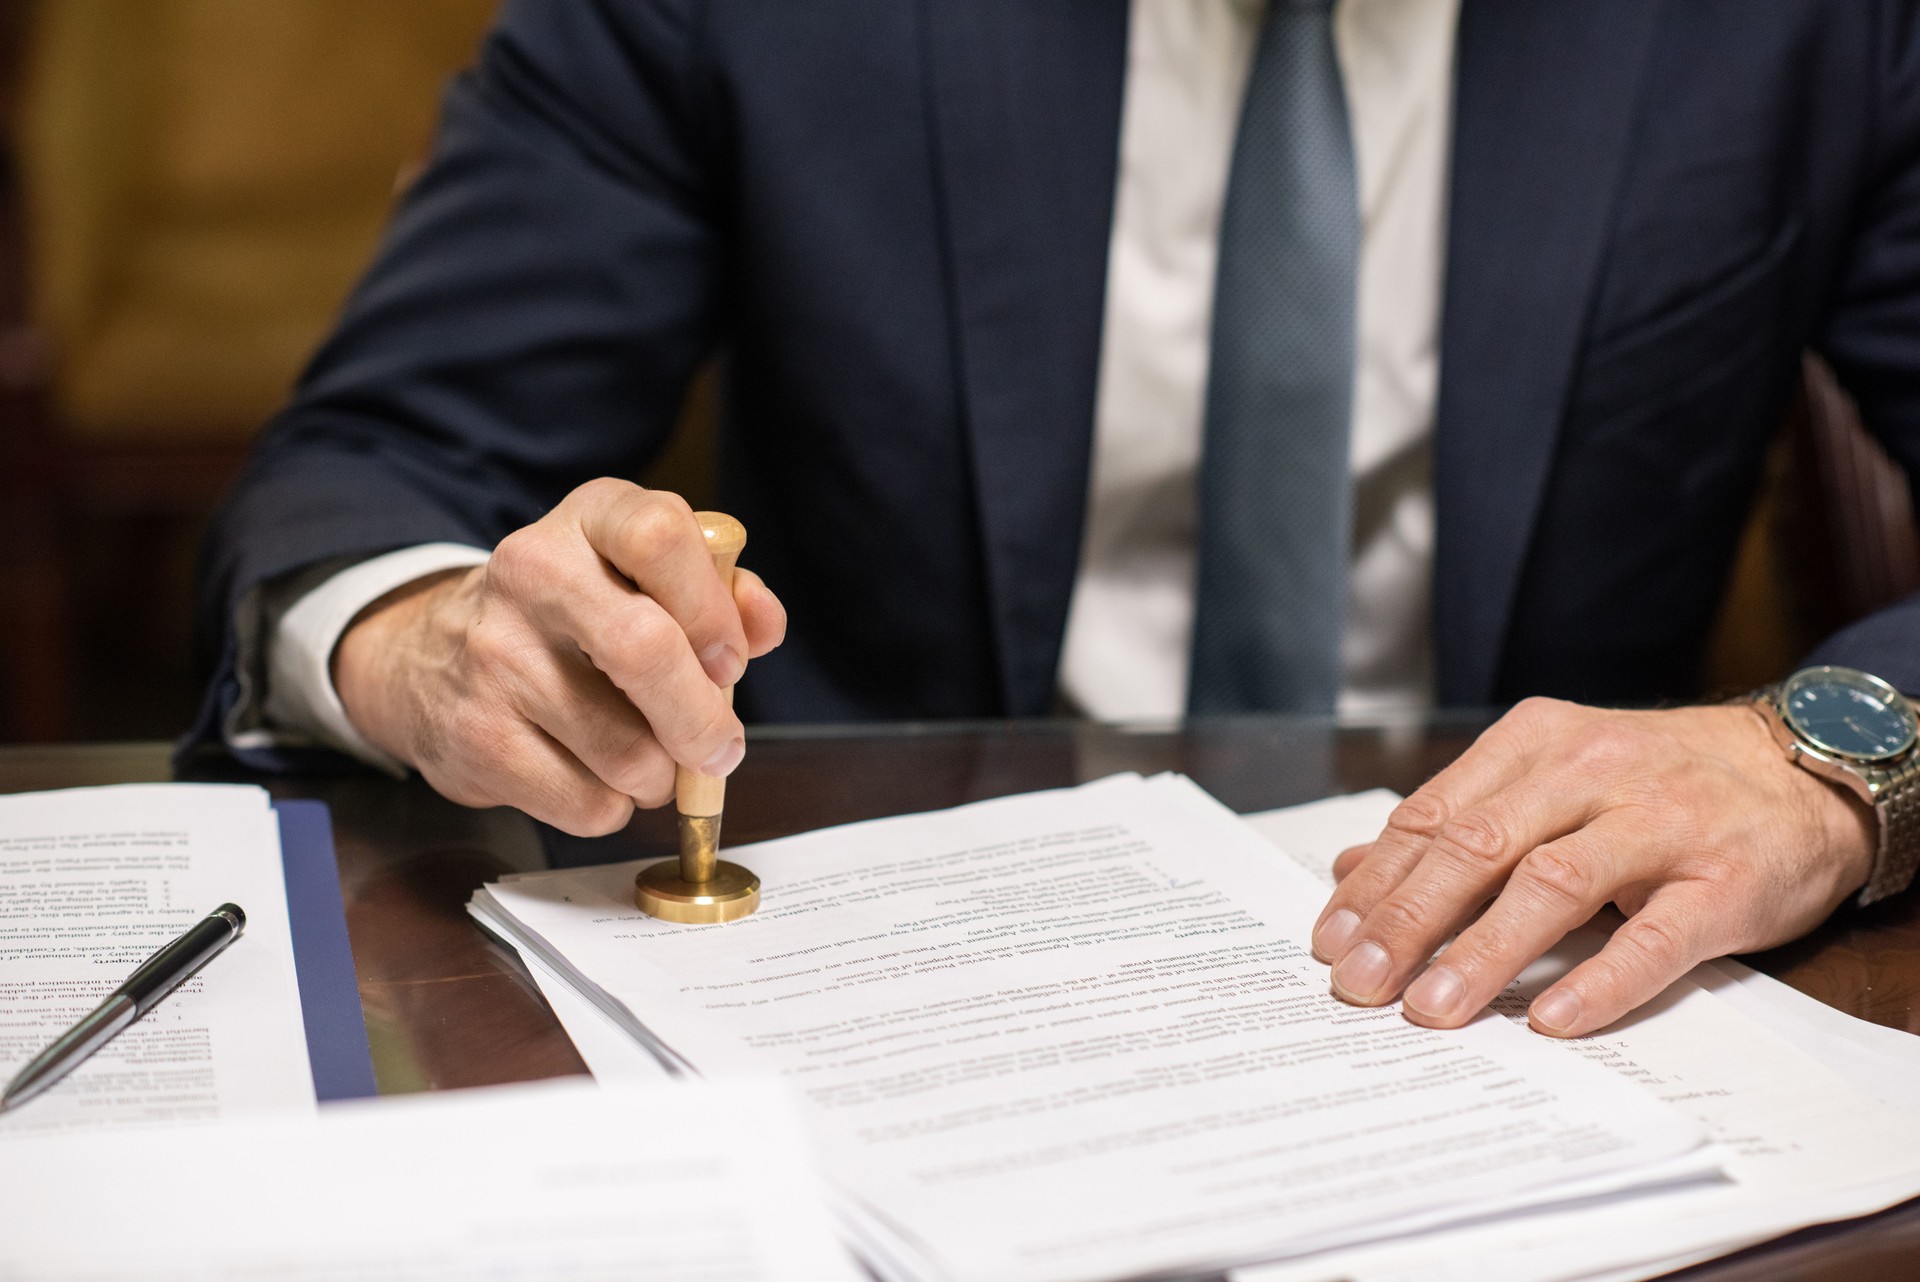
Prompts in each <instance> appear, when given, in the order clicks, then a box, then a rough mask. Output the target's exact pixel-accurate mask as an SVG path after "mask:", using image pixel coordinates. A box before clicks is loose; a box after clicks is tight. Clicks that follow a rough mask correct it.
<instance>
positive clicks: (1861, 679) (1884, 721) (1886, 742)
mask: <svg viewBox="0 0 1920 1282" xmlns="http://www.w3.org/2000/svg"><path fill="white" fill-rule="evenodd" d="M1780 706H1781V711H1782V712H1783V713H1785V715H1786V719H1787V724H1788V725H1790V726H1792V727H1793V729H1794V731H1795V733H1797V734H1798V735H1799V736H1800V737H1801V738H1802V739H1805V740H1807V741H1808V742H1809V743H1811V744H1812V745H1813V746H1814V747H1816V748H1821V749H1824V750H1825V751H1827V752H1832V753H1836V754H1838V755H1840V756H1843V757H1848V758H1851V759H1852V760H1855V761H1884V760H1886V759H1887V758H1888V757H1897V756H1899V755H1900V754H1901V753H1903V752H1905V751H1906V750H1907V749H1909V748H1911V747H1912V746H1913V743H1914V729H1915V723H1914V714H1913V710H1912V709H1911V708H1909V707H1908V706H1907V701H1906V700H1905V699H1903V698H1902V697H1901V696H1900V695H1899V694H1898V693H1896V692H1895V691H1894V689H1893V687H1891V686H1889V685H1888V684H1887V683H1886V682H1884V681H1881V680H1880V679H1878V678H1877V677H1870V676H1868V675H1867V674H1866V673H1864V672H1855V671H1853V670H1852V669H1850V668H1809V669H1807V670H1806V671H1805V672H1796V673H1795V674H1794V675H1793V676H1792V677H1791V678H1789V679H1788V681H1787V684H1786V686H1785V687H1784V688H1783V689H1782V690H1781V692H1780Z"/></svg>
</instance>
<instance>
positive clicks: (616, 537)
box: [575, 481, 748, 686]
mask: <svg viewBox="0 0 1920 1282" xmlns="http://www.w3.org/2000/svg"><path fill="white" fill-rule="evenodd" d="M575 493H576V494H578V495H580V496H581V510H580V516H579V521H580V529H581V532H582V533H583V534H584V535H585V536H586V540H587V543H588V545H589V546H591V547H592V548H593V550H594V551H595V552H596V553H598V554H599V555H600V556H601V557H603V558H604V559H605V560H606V562H607V564H608V565H610V566H612V567H613V569H614V570H615V571H616V572H617V573H618V574H620V575H621V576H622V577H623V578H625V579H627V580H628V581H630V582H631V583H632V584H633V585H634V586H635V587H637V588H639V589H640V591H642V592H643V593H645V594H646V595H647V596H649V597H652V598H653V599H654V600H655V601H658V602H659V603H660V607H661V608H662V609H663V610H665V611H666V612H667V614H668V616H669V617H671V618H672V619H673V621H674V622H675V623H677V624H679V625H680V629H681V631H683V632H685V633H686V634H687V641H688V644H689V646H690V647H691V649H692V651H693V653H694V654H695V655H697V656H699V661H700V665H701V667H703V668H704V669H705V670H706V673H707V675H708V677H709V678H711V680H712V681H713V683H714V684H715V685H720V686H730V685H732V684H733V683H734V682H736V681H738V680H739V679H740V674H741V673H742V672H744V671H745V670H746V666H747V654H748V647H747V636H746V632H745V630H744V629H743V628H742V626H741V621H740V611H739V608H738V607H737V606H736V605H735V604H734V598H733V595H732V594H731V593H729V592H728V591H727V589H726V585H725V584H723V583H722V582H721V581H720V575H719V573H718V572H717V571H715V570H714V568H713V557H712V555H711V554H709V553H708V551H707V543H706V537H705V536H704V535H703V534H701V532H700V522H699V521H698V520H696V519H695V518H694V515H693V509H692V508H690V507H688V506H687V501H686V500H685V499H683V498H681V497H680V496H679V495H677V494H669V493H666V492H665V491H663V490H643V489H641V488H640V487H639V486H637V485H629V484H627V483H626V482H623V481H610V482H604V483H602V482H595V483H594V484H593V485H592V486H583V487H581V489H580V490H578V491H575Z"/></svg>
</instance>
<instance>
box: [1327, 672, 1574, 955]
mask: <svg viewBox="0 0 1920 1282" xmlns="http://www.w3.org/2000/svg"><path fill="white" fill-rule="evenodd" d="M1572 710H1573V706H1572V705H1570V704H1560V703H1555V702H1554V701H1552V700H1546V699H1529V700H1527V701H1526V702H1525V703H1522V704H1520V705H1519V706H1517V707H1515V708H1514V709H1513V710H1512V711H1511V712H1509V713H1507V715H1506V716H1504V717H1502V718H1500V720H1499V721H1497V722H1495V723H1494V725H1493V726H1492V727H1491V728H1490V729H1489V730H1488V731H1487V732H1486V733H1485V734H1483V735H1481V736H1480V738H1479V739H1477V740H1476V741H1475V742H1474V744H1473V746H1472V747H1470V748H1468V749H1467V750H1466V751H1465V752H1464V753H1462V754H1461V755H1460V757H1459V759H1458V760H1456V761H1455V762H1453V764H1451V765H1449V766H1448V767H1447V768H1446V769H1445V770H1442V771H1441V772H1440V773H1439V774H1437V775H1435V776H1434V777H1433V778H1432V779H1430V780H1428V781H1427V783H1426V785H1425V786H1423V787H1422V788H1420V789H1419V790H1418V791H1416V792H1415V793H1414V794H1413V795H1412V796H1410V797H1408V798H1407V799H1406V800H1404V801H1402V802H1401V803H1400V804H1399V805H1397V806H1395V807H1394V808H1393V813H1392V814H1391V815H1389V816H1388V817H1387V826H1386V828H1385V830H1384V831H1382V832H1381V834H1380V836H1379V838H1378V839H1377V840H1375V841H1374V842H1373V844H1372V847H1371V849H1369V850H1368V851H1367V853H1366V854H1365V855H1364V856H1362V857H1361V858H1360V859H1359V860H1358V861H1357V863H1355V864H1354V865H1353V866H1352V867H1350V868H1349V869H1348V870H1347V873H1346V875H1345V876H1344V877H1342V878H1341V880H1340V884H1339V885H1338V886H1337V887H1335V889H1334V892H1333V895H1332V897H1331V898H1329V899H1328V901H1327V905H1326V907H1324V908H1322V909H1321V910H1320V917H1319V919H1318V920H1317V921H1316V922H1315V923H1314V927H1313V953H1314V956H1316V957H1318V958H1320V960H1322V961H1333V960H1335V959H1336V958H1338V957H1340V956H1341V955H1342V954H1343V953H1344V952H1346V950H1347V948H1348V946H1349V945H1350V944H1351V943H1352V942H1353V940H1354V938H1355V932H1356V931H1357V930H1358V929H1359V927H1360V922H1361V920H1362V919H1363V918H1364V917H1365V916H1366V915H1367V913H1368V912H1369V911H1370V910H1371V909H1372V908H1373V906H1374V905H1375V904H1377V903H1379V902H1380V900H1382V899H1384V898H1385V897H1386V896H1387V895H1388V894H1390V893H1392V891H1393V889H1394V887H1396V886H1398V885H1399V884H1400V882H1401V880H1402V879H1403V878H1404V877H1405V876H1406V875H1407V873H1408V872H1409V871H1410V870H1411V869H1412V868H1413V866H1414V864H1415V863H1417V862H1418V861H1419V858H1420V855H1421V853H1422V852H1423V851H1425V849H1426V847H1427V843H1428V842H1429V841H1430V840H1431V839H1432V837H1433V835H1434V834H1435V833H1436V832H1438V831H1439V830H1440V828H1441V827H1442V826H1443V825H1444V824H1446V822H1447V821H1448V820H1449V819H1451V818H1453V816H1454V815H1455V814H1457V813H1459V812H1460V811H1461V810H1462V809H1464V808H1465V807H1467V806H1470V805H1472V804H1473V803H1474V802H1477V801H1479V800H1481V799H1482V798H1484V797H1486V796H1488V795H1489V794H1491V793H1492V792H1494V791H1495V790H1496V789H1498V788H1501V787H1503V786H1505V785H1506V784H1507V783H1509V782H1511V781H1512V780H1513V779H1515V778H1517V777H1519V775H1520V774H1521V773H1522V772H1523V771H1525V770H1526V769H1527V768H1528V765H1529V763H1530V761H1531V760H1532V758H1533V756H1534V754H1535V753H1536V752H1537V751H1538V749H1539V745H1540V742H1541V739H1542V736H1543V734H1544V733H1546V732H1547V729H1548V726H1549V724H1550V723H1552V722H1556V721H1565V720H1566V719H1567V718H1568V714H1569V713H1570V712H1571V711H1572Z"/></svg>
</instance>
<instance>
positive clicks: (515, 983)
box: [0, 717, 1920, 1282]
mask: <svg viewBox="0 0 1920 1282" xmlns="http://www.w3.org/2000/svg"><path fill="white" fill-rule="evenodd" d="M1484 724H1485V721H1484V719H1482V718H1475V717H1461V718H1457V719H1447V718H1443V719H1433V720H1426V721H1420V722H1411V723H1405V724H1398V725H1385V726H1370V727H1359V726H1346V727H1337V726H1335V725H1333V724H1331V723H1329V722H1325V721H1316V720H1308V719H1282V718H1265V719H1258V718H1250V719H1244V720H1241V719H1227V720H1221V721H1215V722H1199V723H1194V724H1190V725H1188V726H1186V727H1183V728H1180V729H1171V730H1169V729H1158V730H1155V729H1129V728H1117V727H1110V726H1096V725H1089V724H1085V723H1080V722H1066V721H1061V722H1039V723H995V724H986V725H951V724H945V725H926V726H887V727H851V728H845V727H833V728H822V729H813V730H805V729H784V728H783V729H778V730H760V731H756V732H755V733H754V734H753V736H752V737H751V741H750V745H749V750H748V753H747V759H746V761H745V763H744V764H743V765H742V766H741V767H740V769H739V771H738V772H737V773H736V774H735V775H734V776H733V781H732V783H731V785H730V786H729V789H728V797H727V817H726V840H727V843H728V844H729V845H737V844H743V843H745V842H749V841H759V840H762V839H765V838H769V837H778V836H784V835H786V834H789V833H794V832H802V831H805V830H808V829H812V828H819V827H823V826H826V825H830V824H838V823H847V822H850V821H852V820H856V819H870V818H875V817H878V816H881V815H890V814H904V813H909V812H912V811H919V810H933V809H938V808H941V807H945V806H954V805H959V804H961V803H962V802H967V801H975V800H979V799H982V798H986V797H995V796H1001V795H1004V794H1007V793H1014V792H1026V791H1030V790H1032V789H1036V788H1048V787H1058V786H1063V785H1067V784H1073V783H1078V782H1083V781H1085V780H1088V779H1096V778H1099V777H1101V776H1103V775H1108V774H1112V773H1114V772H1116V771H1121V770H1138V771H1141V772H1142V773H1152V772H1155V771H1160V770H1178V771H1183V772H1185V773H1187V774H1189V775H1191V776H1193V777H1194V778H1195V779H1196V780H1198V781H1199V783H1200V784H1201V785H1202V786H1204V787H1206V788H1207V789H1208V790H1209V791H1211V792H1212V793H1213V794H1214V795H1215V796H1217V797H1219V798H1220V799H1221V800H1222V801H1224V802H1226V803H1227V804H1228V805H1230V806H1232V807H1233V808H1234V809H1236V810H1240V811H1250V810H1264V809H1267V808H1270V807H1274V806H1283V805H1290V804H1292V803H1295V802H1300V801H1308V800H1312V799H1313V798H1315V797H1319V796H1324V795H1327V794H1328V793H1331V792H1347V791H1354V790H1358V789H1362V788H1371V787H1388V788H1393V789H1395V790H1397V791H1400V792H1407V791H1410V790H1412V789H1414V788H1416V787H1418V786H1419V785H1420V784H1421V782H1423V781H1424V780H1425V779H1427V778H1428V777H1430V776H1431V775H1432V774H1433V773H1434V772H1435V771H1437V770H1438V769H1440V768H1441V767H1442V766H1444V765H1445V764H1446V763H1447V762H1449V761H1451V760H1452V759H1453V758H1454V757H1455V756H1456V755H1458V754H1459V753H1460V752H1461V751H1462V750H1463V749H1464V748H1465V747H1466V746H1467V745H1468V744H1469V743H1470V742H1471V741H1472V739H1473V736H1474V735H1475V734H1476V733H1477V732H1478V731H1479V730H1480V729H1481V728H1482V727H1483V726H1484ZM169 777H170V776H169V772H168V765H167V750H166V748H165V747H164V746H163V745H159V744H127V745H98V746H77V747H48V748H34V747H15V748H5V747H0V792H20V791H26V790H31V789H39V788H61V787H73V786H78V785H84V784H102V783H126V782H136V781H142V780H159V779H166V778H169ZM193 777H195V778H206V779H215V778H223V779H245V778H249V776H245V775H236V774H232V773H227V774H216V773H201V774H196V775H194V776H193ZM257 782H261V783H264V784H265V785H266V786H267V787H268V788H269V789H271V790H272V791H273V793H274V794H275V795H276V796H283V797H316V798H319V799H320V800H323V801H325V802H327V803H328V805H329V806H330V807H331V808H332V812H333V822H334V835H335V841H336V844H337V847H338V854H339V861H340V884H341V892H342V894H343V895H344V897H345V901H346V909H347V926H348V930H349V933H350V934H351V936H352V940H353V952H354V961H355V963H356V965H357V966H358V969H359V979H360V995H361V1002H362V1005H363V1008H364V1010H365V1012H366V1019H367V1033H368V1037H369V1039H370V1041H371V1043H372V1046H373V1056H374V1069H375V1074H376V1076H377V1078H378V1080H379V1084H380V1089H381V1091H382V1092H383V1093H393V1092H401V1091H413V1090H424V1089H440V1088H446V1087H460V1086H481V1085H487V1084H490V1083H497V1082H513V1081H525V1080H529V1079H533V1078H541V1077H554V1076H558V1075H562V1074H567V1073H581V1072H584V1071H586V1070H585V1066H584V1065H583V1064H582V1063H581V1061H580V1058H579V1056H578V1055H577V1054H575V1052H574V1049H573V1045H572V1043H571V1042H570V1041H569V1040H568V1039H567V1035H566V1033H565V1032H564V1031H563V1030H562V1029H561V1028H560V1025H559V1024H558V1023H557V1022H556V1021H555V1020H554V1018H553V1014H552V1012H551V1011H549V1010H548V1009H547V1006H546V1003H545V1001H544V1000H542V998H541V997H540V995H539V992H538V990H537V989H535V988H534V987H533V984H532V981H531V980H530V979H529V978H528V977H527V976H526V974H525V972H524V971H523V970H522V969H521V967H520V966H519V964H518V962H517V961H516V960H515V959H514V958H513V957H512V955H511V954H509V953H507V952H506V951H504V950H503V949H501V948H500V947H498V946H497V945H495V944H494V943H492V942H491V941H490V940H489V939H488V938H487V937H486V936H485V935H484V934H482V933H481V932H480V930H479V929H478V928H476V927H475V926H474V925H473V923H472V922H471V921H470V920H469V919H468V917H467V915H466V912H465V904H466V901H467V897H468V896H469V894H471V893H472V891H473V890H474V889H475V888H476V887H478V886H479V885H481V884H482V883H484V882H487V881H491V880H493V879H495V878H497V877H499V876H500V875H501V874H503V873H507V872H515V871H522V870H528V869H536V868H542V867H547V866H549V864H550V863H551V862H556V861H557V862H563V863H569V864H574V863H583V862H607V861H613V860H618V859H631V858H636V857H640V856H648V855H664V854H668V853H670V852H671V851H672V850H673V849H674V830H673V821H672V816H671V815H670V814H665V813H651V814H643V815H640V816H639V817H637V818H636V819H635V820H634V822H633V823H632V824H631V825H630V826H629V827H628V828H627V830H626V831H625V832H623V833H620V834H618V835H616V836H613V837H608V838H603V839H600V840H597V841H591V842H587V841H579V840H574V839H567V838H561V837H558V836H557V835H555V834H551V833H547V834H543V833H541V832H540V831H538V830H537V829H536V827H535V826H534V825H533V824H532V823H531V822H529V821H528V820H527V819H526V818H525V817H524V816H521V815H519V814H518V813H516V812H509V811H472V810H465V809H462V808H460V807H458V806H455V805H453V804H451V803H449V802H447V801H444V800H442V799H441V798H440V797H438V796H436V795H435V794H434V793H433V792H432V791H431V790H430V789H428V788H427V787H425V786H424V785H422V784H420V783H419V782H418V781H412V782H408V783H404V784H403V783H396V782H394V781H392V780H389V779H385V778H381V777H378V776H374V775H371V774H366V773H358V774H343V775H338V776H331V777H316V776H304V777H299V778H261V779H258V780H257ZM1746 960H1748V961H1750V962H1752V963H1753V964H1754V965H1756V966H1758V967H1759V968H1760V969H1762V970H1764V971H1766V972H1768V973H1769V974H1772V975H1774V976H1776V977H1777V978H1779V979H1781V980H1784V981H1785V982H1787V983H1789V984H1791V985H1793V986H1794V987H1795V988H1798V989H1800V990H1801V991H1802V992H1805V993H1809V994H1811V995H1813V996H1815V997H1818V998H1819V999H1821V1000H1822V1001H1825V1002H1827V1003H1829V1004H1831V1005H1833V1006H1837V1007H1839V1008H1840V1009H1842V1010H1845V1011H1848V1012H1849V1013H1851V1014H1854V1015H1857V1016H1859V1017H1861V1018H1863V1019H1870V1020H1873V1021H1874V1022H1876V1023H1880V1024H1886V1025H1889V1026H1891V1027H1895V1028H1903V1029H1906V1030H1907V1031H1909V1032H1914V1033H1920V894H1915V895H1910V896H1904V897H1901V898H1899V899H1897V900H1896V901H1895V902H1893V903H1891V904H1885V905H1880V906H1877V907H1876V908H1874V909H1871V910H1868V911H1866V912H1857V913H1847V914H1843V915H1842V916H1841V917H1839V918H1838V919H1836V920H1835V921H1833V922H1830V923H1829V924H1828V925H1827V926H1825V927H1823V928H1822V929H1821V930H1819V931H1817V932H1815V933H1814V934H1813V935H1812V936H1810V937H1808V938H1806V939H1804V940H1802V941H1800V942H1798V943H1796V944H1793V945H1790V946H1788V947H1786V948H1781V949H1777V950H1775V951H1773V952H1771V953H1767V954H1764V955H1761V956H1758V957H1751V958H1747V959H1746ZM1915 1090H1916V1094H1920V1081H1917V1082H1916V1083H1915ZM1681 1276H1685V1277H1687V1278H1698V1279H1713V1280H1714V1282H1732V1280H1733V1279H1761V1278H1765V1279H1777V1278H1809V1279H1816V1278H1817V1279H1841V1278H1845V1279H1847V1282H1874V1280H1876V1279H1883V1278H1884V1279H1909V1278H1915V1277H1920V1202H1915V1203H1909V1204H1907V1205H1906V1206H1903V1207H1900V1208H1897V1209H1895V1210H1893V1211H1890V1212H1887V1213H1885V1214H1883V1215H1879V1216H1876V1217H1873V1218H1872V1219H1869V1220H1864V1221H1857V1222H1855V1223H1852V1224H1848V1225H1843V1226H1829V1227H1826V1228H1821V1229H1814V1230H1809V1231H1807V1232H1804V1233H1800V1234H1796V1235H1794V1236H1793V1237H1791V1238H1787V1239H1784V1240H1783V1241H1781V1242H1777V1243H1773V1244H1770V1245H1768V1246H1765V1247H1760V1248H1756V1249H1754V1250H1752V1251H1749V1252H1746V1253H1744V1254H1742V1255H1739V1256H1735V1257H1732V1258H1730V1259H1726V1260H1721V1261H1717V1262H1715V1263H1713V1264H1710V1265H1706V1266H1702V1267H1700V1268H1697V1269H1694V1270H1690V1271H1688V1272H1687V1273H1685V1274H1684V1275H1681Z"/></svg>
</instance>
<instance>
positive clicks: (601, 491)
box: [567, 476, 644, 503]
mask: <svg viewBox="0 0 1920 1282" xmlns="http://www.w3.org/2000/svg"><path fill="white" fill-rule="evenodd" d="M642 493H644V491H643V490H641V488H640V487H639V486H637V485H635V484H634V483H633V482H632V481H623V480H621V479H620V478H618V477H615V476H596V477H594V478H593V479H592V480H591V481H587V482H585V483H584V484H581V485H577V486H575V487H574V489H573V492H572V493H571V494H569V495H568V496H567V497H568V499H570V500H573V501H587V502H594V503H619V502H625V501H628V500H630V499H632V498H634V497H635V496H636V495H639V494H642Z"/></svg>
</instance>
